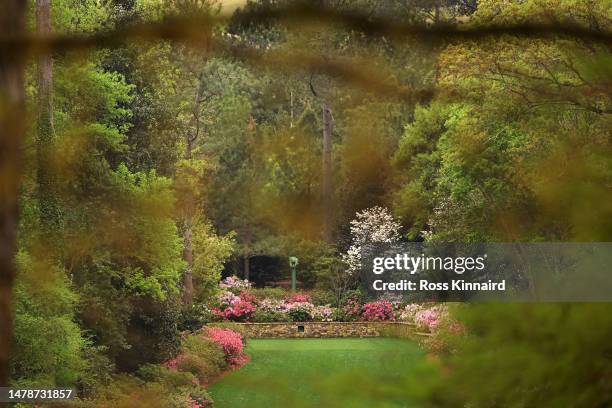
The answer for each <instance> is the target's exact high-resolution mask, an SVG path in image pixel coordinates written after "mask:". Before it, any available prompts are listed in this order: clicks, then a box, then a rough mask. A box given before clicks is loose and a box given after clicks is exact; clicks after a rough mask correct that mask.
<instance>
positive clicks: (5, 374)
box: [0, 0, 26, 406]
mask: <svg viewBox="0 0 612 408" xmlns="http://www.w3.org/2000/svg"><path fill="white" fill-rule="evenodd" d="M25 9H26V1H25V0H4V1H3V3H2V13H0V36H2V37H5V38H11V37H17V36H20V35H23V32H24V22H25V19H24V16H25ZM23 71H24V69H23V61H22V58H21V56H17V55H6V54H5V55H0V387H5V386H8V380H9V355H10V354H9V353H10V350H9V347H10V343H11V338H12V316H13V314H12V309H11V302H12V290H13V282H14V279H15V263H14V259H15V251H16V230H17V216H18V208H17V198H18V193H19V182H20V178H21V156H22V149H21V143H22V141H23V138H24V133H25V121H24V117H25V104H24V98H25V90H24V74H23ZM0 406H8V404H4V403H0Z"/></svg>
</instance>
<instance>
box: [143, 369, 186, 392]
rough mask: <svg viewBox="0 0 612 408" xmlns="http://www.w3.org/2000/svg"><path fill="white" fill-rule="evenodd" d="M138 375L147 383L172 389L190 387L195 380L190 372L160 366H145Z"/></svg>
mask: <svg viewBox="0 0 612 408" xmlns="http://www.w3.org/2000/svg"><path fill="white" fill-rule="evenodd" d="M138 375H139V376H140V378H142V379H143V380H144V381H146V382H151V383H153V382H157V383H160V384H165V385H167V386H168V387H171V388H179V387H188V386H190V385H192V384H193V380H194V378H195V376H194V375H193V374H192V373H191V372H189V371H177V370H172V369H170V368H168V367H165V366H163V365H160V364H145V365H144V366H142V367H140V369H139V370H138Z"/></svg>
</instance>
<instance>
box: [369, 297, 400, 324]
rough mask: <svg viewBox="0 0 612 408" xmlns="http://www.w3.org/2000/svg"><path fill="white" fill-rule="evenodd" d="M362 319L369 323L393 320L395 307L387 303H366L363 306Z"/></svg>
mask: <svg viewBox="0 0 612 408" xmlns="http://www.w3.org/2000/svg"><path fill="white" fill-rule="evenodd" d="M361 318H362V319H363V320H367V321H384V320H393V319H394V316H393V306H392V305H391V303H390V302H387V301H378V302H371V303H366V304H364V305H363V309H362V312H361Z"/></svg>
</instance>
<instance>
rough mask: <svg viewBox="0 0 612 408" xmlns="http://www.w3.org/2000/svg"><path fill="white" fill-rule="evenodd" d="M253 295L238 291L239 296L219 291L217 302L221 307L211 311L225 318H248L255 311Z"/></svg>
mask: <svg viewBox="0 0 612 408" xmlns="http://www.w3.org/2000/svg"><path fill="white" fill-rule="evenodd" d="M256 300H257V299H255V296H253V295H251V294H250V293H248V292H245V291H242V292H240V296H238V295H236V294H234V293H232V292H229V291H225V292H221V294H220V295H219V303H220V304H221V309H218V308H217V309H213V312H214V313H215V314H216V315H217V316H219V317H221V318H223V319H226V320H238V321H242V320H248V318H249V317H251V315H252V314H253V313H254V312H255V309H256V307H255V304H254V303H255V301H256Z"/></svg>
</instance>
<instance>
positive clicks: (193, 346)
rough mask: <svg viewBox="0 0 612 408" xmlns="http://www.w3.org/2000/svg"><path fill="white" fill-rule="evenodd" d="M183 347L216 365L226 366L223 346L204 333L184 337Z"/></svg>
mask: <svg viewBox="0 0 612 408" xmlns="http://www.w3.org/2000/svg"><path fill="white" fill-rule="evenodd" d="M182 349H183V350H184V351H186V352H189V353H192V354H195V355H197V356H198V357H200V358H203V359H206V360H207V361H209V362H210V363H211V364H213V365H214V366H216V367H225V354H224V353H223V350H222V349H221V347H220V346H219V345H218V344H217V343H215V342H213V341H211V340H209V339H207V338H204V337H203V336H202V335H192V336H188V337H186V338H185V339H183V344H182Z"/></svg>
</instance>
